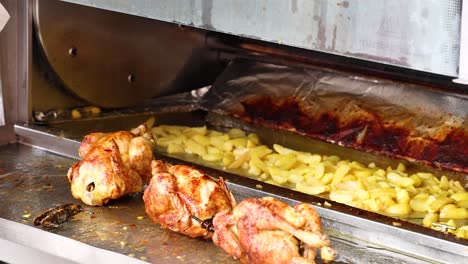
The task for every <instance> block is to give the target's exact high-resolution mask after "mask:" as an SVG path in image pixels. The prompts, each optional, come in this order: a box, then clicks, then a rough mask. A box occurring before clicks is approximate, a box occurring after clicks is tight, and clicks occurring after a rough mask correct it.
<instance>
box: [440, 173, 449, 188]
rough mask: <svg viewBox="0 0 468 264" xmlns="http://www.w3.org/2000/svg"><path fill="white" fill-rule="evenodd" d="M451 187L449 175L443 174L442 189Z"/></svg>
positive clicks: (441, 179)
mask: <svg viewBox="0 0 468 264" xmlns="http://www.w3.org/2000/svg"><path fill="white" fill-rule="evenodd" d="M449 187H450V185H449V181H448V179H447V176H445V175H444V176H442V177H441V178H440V188H441V189H442V190H448V189H449Z"/></svg>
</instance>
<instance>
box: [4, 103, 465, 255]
mask: <svg viewBox="0 0 468 264" xmlns="http://www.w3.org/2000/svg"><path fill="white" fill-rule="evenodd" d="M149 115H151V114H150V113H147V115H135V116H120V117H114V118H111V117H109V118H108V119H107V120H103V121H101V122H99V123H98V124H96V122H95V121H94V120H92V119H91V120H81V121H74V122H62V123H56V124H50V125H49V126H32V127H30V129H29V130H25V129H24V128H21V127H19V126H17V127H16V130H17V131H18V132H17V133H18V134H19V137H20V141H24V142H28V141H29V140H31V138H35V139H36V141H35V142H36V144H33V145H36V146H39V147H41V148H44V149H48V148H49V147H48V146H49V145H50V146H51V147H50V149H51V150H52V151H56V149H55V147H56V146H59V147H60V146H63V145H64V144H54V143H51V142H48V141H49V140H52V141H54V139H55V141H56V142H63V140H64V139H63V138H69V139H67V140H70V145H69V147H67V148H61V150H60V151H63V152H66V151H67V149H68V150H73V149H77V148H78V146H79V143H80V142H79V141H80V139H81V138H82V136H84V135H85V134H87V133H89V132H91V131H96V130H97V131H99V130H101V131H115V130H119V129H128V128H129V127H135V126H136V125H137V124H139V123H141V122H143V121H144V120H146V119H147V117H148V116H149ZM153 115H156V122H157V124H178V125H190V126H200V125H204V124H213V125H214V126H215V127H216V126H217V124H222V125H224V126H225V125H227V124H228V123H229V122H232V125H234V126H235V127H242V128H249V127H247V126H245V127H244V126H243V124H242V123H236V122H235V121H234V120H224V121H223V122H221V123H219V119H213V118H211V119H210V120H209V121H208V122H209V123H206V121H205V116H204V113H203V112H192V113H168V114H153ZM224 119H226V118H224ZM112 124H115V126H113V125H112ZM38 129H40V130H41V131H42V132H41V131H37V130H38ZM250 129H253V128H252V127H250ZM252 131H254V132H256V133H259V135H260V137H261V138H262V139H265V140H266V142H268V143H267V144H273V143H279V144H283V145H285V146H289V147H294V146H300V145H302V146H303V147H305V148H308V147H311V146H312V144H313V148H314V149H317V150H318V149H320V150H321V151H325V153H328V154H330V153H332V154H335V155H338V156H340V157H346V158H351V159H354V160H357V161H362V160H373V161H374V162H376V164H380V165H381V164H391V162H396V161H392V160H391V159H389V158H385V157H382V156H376V155H372V154H371V153H364V154H363V153H362V152H358V151H352V150H349V149H346V148H343V147H340V146H338V145H333V144H329V143H324V142H318V141H314V140H311V139H307V142H308V143H307V144H305V143H304V138H302V139H300V138H299V137H298V136H294V135H291V134H290V133H279V134H273V133H272V132H271V130H268V129H260V130H252ZM58 135H60V136H58ZM44 136H45V137H48V138H49V139H47V140H43V138H44ZM41 143H42V144H41ZM304 144H305V145H304ZM75 153H76V151H75V150H73V152H72V153H69V154H68V155H69V156H73V155H76V154H75ZM12 156H13V157H14V156H17V155H12ZM5 157H6V156H5ZM0 158H1V157H0ZM160 158H163V159H169V161H170V162H172V163H180V162H181V161H180V160H171V159H170V158H167V157H160ZM0 160H1V159H0ZM389 162H390V163H389ZM1 167H2V166H0V168H1ZM42 167H48V168H49V169H50V166H47V165H44V164H41V165H38V166H37V167H36V168H38V169H40V168H42ZM203 169H204V170H206V171H208V173H209V174H210V175H213V176H222V177H223V178H224V179H227V180H228V187H229V189H230V190H232V191H233V192H234V194H235V196H236V197H237V199H243V198H246V197H261V196H267V195H268V196H275V197H277V198H279V199H282V200H284V201H286V202H288V203H291V204H294V203H297V202H299V201H304V202H309V203H312V204H316V205H317V204H318V203H319V204H321V205H322V206H323V205H324V201H325V199H323V198H320V197H315V196H310V195H306V194H303V193H299V192H295V191H291V190H288V189H285V188H281V187H277V186H272V185H269V184H266V183H261V185H262V188H261V189H258V184H259V182H258V181H255V180H252V179H248V178H245V177H240V176H237V175H233V174H229V173H223V172H220V171H218V170H213V169H209V168H203ZM408 169H413V168H412V167H411V166H408ZM414 169H420V168H418V167H417V166H416V167H415V168H414ZM432 172H433V173H435V174H436V175H440V174H437V172H435V171H432ZM63 175H65V174H63ZM448 176H450V175H448ZM453 176H454V177H457V175H453ZM65 180H66V179H65ZM65 182H66V181H65ZM60 186H62V187H60V188H66V189H67V190H66V192H67V194H66V195H68V196H70V194H68V187H67V186H68V183H67V184H65V183H62V185H60ZM64 192H65V191H64ZM122 201H126V200H125V199H124V200H122ZM25 202H26V201H25ZM64 202H65V201H64ZM140 202H141V201H140ZM116 203H120V201H118V202H116ZM329 203H330V204H331V205H332V206H331V207H321V206H317V211H318V212H319V214H320V215H321V216H322V221H323V225H324V227H325V228H326V230H327V232H328V233H329V234H331V235H332V236H333V237H334V241H335V244H338V247H339V249H340V251H341V252H342V253H341V254H342V255H341V258H340V259H339V261H344V262H347V263H348V262H349V263H366V262H370V263H391V262H389V261H390V260H389V259H394V260H397V262H395V263H400V262H399V261H402V259H406V260H405V261H403V262H404V263H420V262H423V263H426V262H435V263H437V262H447V261H448V262H450V261H453V262H454V263H456V261H461V260H463V259H464V257H465V255H466V254H467V252H466V248H467V245H468V241H464V240H459V239H456V238H455V237H454V236H452V235H445V234H443V233H441V232H438V231H435V230H431V229H428V228H424V227H422V226H420V225H415V224H411V223H409V222H406V221H402V220H396V219H394V218H389V217H385V216H382V215H378V214H374V213H370V212H367V211H363V210H360V209H357V208H353V207H349V206H346V205H342V204H339V203H335V202H333V201H329ZM0 217H1V215H0ZM395 222H398V224H397V225H396V226H395V224H394V223H395ZM341 247H343V248H341ZM374 253H375V254H374ZM389 255H390V256H392V257H389ZM376 259H379V260H378V261H377V260H376ZM384 260H385V261H384ZM379 261H382V262H379Z"/></svg>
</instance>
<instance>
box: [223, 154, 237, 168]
mask: <svg viewBox="0 0 468 264" xmlns="http://www.w3.org/2000/svg"><path fill="white" fill-rule="evenodd" d="M235 159H236V157H235V156H234V154H232V153H231V152H226V153H224V156H223V160H222V163H223V165H224V166H228V165H229V164H231V163H233V162H234V160H235Z"/></svg>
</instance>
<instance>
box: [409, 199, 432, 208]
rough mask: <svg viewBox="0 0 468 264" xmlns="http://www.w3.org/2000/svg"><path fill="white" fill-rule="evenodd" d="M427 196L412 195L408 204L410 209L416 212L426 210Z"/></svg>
mask: <svg viewBox="0 0 468 264" xmlns="http://www.w3.org/2000/svg"><path fill="white" fill-rule="evenodd" d="M427 198H429V196H427V197H413V198H412V199H411V200H410V202H409V204H410V206H411V209H413V210H414V211H417V212H427V210H428V208H429V205H428V204H427V203H426V201H427Z"/></svg>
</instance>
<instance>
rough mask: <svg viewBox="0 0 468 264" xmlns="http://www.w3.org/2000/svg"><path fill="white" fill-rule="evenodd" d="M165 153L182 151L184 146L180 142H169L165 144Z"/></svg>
mask: <svg viewBox="0 0 468 264" xmlns="http://www.w3.org/2000/svg"><path fill="white" fill-rule="evenodd" d="M167 153H169V154H174V153H184V146H183V145H182V144H177V143H169V144H168V145H167Z"/></svg>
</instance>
